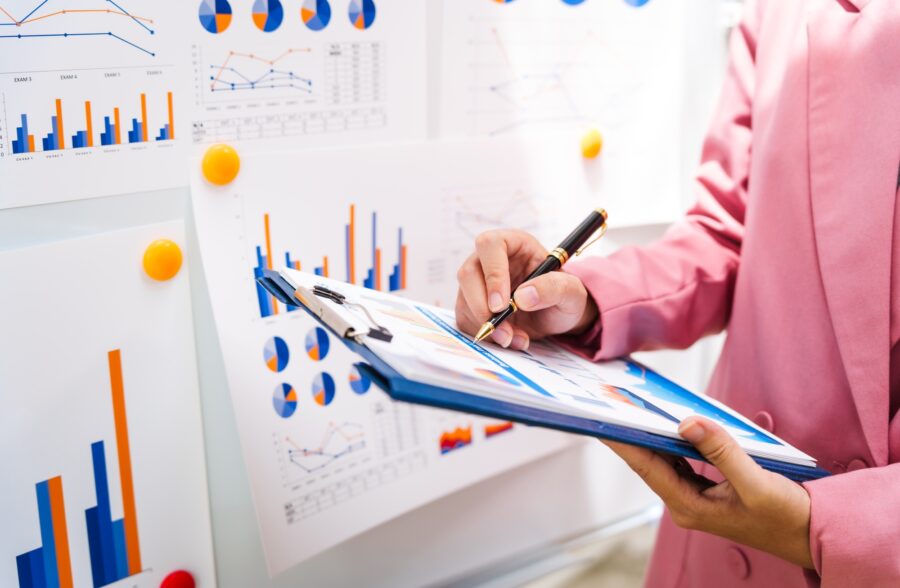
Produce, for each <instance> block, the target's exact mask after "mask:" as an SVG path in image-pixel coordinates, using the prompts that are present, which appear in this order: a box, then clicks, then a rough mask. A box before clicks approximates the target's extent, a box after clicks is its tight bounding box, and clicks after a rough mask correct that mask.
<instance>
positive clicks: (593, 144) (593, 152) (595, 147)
mask: <svg viewBox="0 0 900 588" xmlns="http://www.w3.org/2000/svg"><path fill="white" fill-rule="evenodd" d="M601 149H603V135H601V134H600V131H598V130H597V129H591V130H589V131H588V132H587V133H585V134H584V136H583V137H582V138H581V154H582V155H584V156H585V158H587V159H594V158H595V157H597V155H599V154H600V150H601Z"/></svg>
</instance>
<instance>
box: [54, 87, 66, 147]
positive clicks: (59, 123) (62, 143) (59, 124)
mask: <svg viewBox="0 0 900 588" xmlns="http://www.w3.org/2000/svg"><path fill="white" fill-rule="evenodd" d="M56 138H57V139H58V141H59V148H60V149H65V148H66V135H65V133H64V132H63V120H62V100H60V99H59V98H57V99H56Z"/></svg>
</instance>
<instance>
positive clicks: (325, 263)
mask: <svg viewBox="0 0 900 588" xmlns="http://www.w3.org/2000/svg"><path fill="white" fill-rule="evenodd" d="M322 275H323V276H325V277H326V278H327V277H328V256H327V255H326V256H325V257H323V258H322Z"/></svg>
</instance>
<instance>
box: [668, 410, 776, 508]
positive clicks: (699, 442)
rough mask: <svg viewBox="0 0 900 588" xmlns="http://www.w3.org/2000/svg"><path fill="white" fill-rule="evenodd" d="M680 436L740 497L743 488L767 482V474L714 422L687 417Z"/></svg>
mask: <svg viewBox="0 0 900 588" xmlns="http://www.w3.org/2000/svg"><path fill="white" fill-rule="evenodd" d="M678 434H679V435H681V436H682V437H683V438H684V439H685V440H686V441H688V442H689V443H690V444H691V445H693V446H694V447H696V448H697V451H699V452H700V453H701V454H702V455H703V457H705V458H706V459H708V460H709V462H710V463H711V464H713V465H714V466H716V468H717V469H718V470H719V471H720V472H722V475H724V476H725V477H726V478H727V479H728V481H729V482H731V484H732V485H733V486H734V488H735V490H737V492H738V493H739V494H740V493H741V490H742V489H743V490H745V491H746V490H750V489H753V488H757V487H759V485H760V484H762V483H764V480H763V477H764V475H765V471H764V470H763V469H762V468H761V467H760V466H759V464H757V463H756V462H755V461H753V459H752V458H751V457H750V456H749V455H747V452H745V451H744V450H743V449H742V448H741V446H740V445H738V443H737V441H735V440H734V438H733V437H732V436H731V435H729V434H728V433H727V432H726V431H725V429H723V428H722V427H721V426H719V425H718V424H716V423H714V422H712V421H711V420H709V419H705V418H702V417H695V416H692V417H688V418H686V419H684V420H683V421H681V425H679V427H678Z"/></svg>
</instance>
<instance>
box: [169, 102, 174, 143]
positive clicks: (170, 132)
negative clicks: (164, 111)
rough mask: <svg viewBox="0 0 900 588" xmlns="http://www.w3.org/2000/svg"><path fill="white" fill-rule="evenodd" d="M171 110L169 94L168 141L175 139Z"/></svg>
mask: <svg viewBox="0 0 900 588" xmlns="http://www.w3.org/2000/svg"><path fill="white" fill-rule="evenodd" d="M174 112H175V111H174V110H173V109H172V93H171V92H169V139H174V138H175V114H174Z"/></svg>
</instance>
